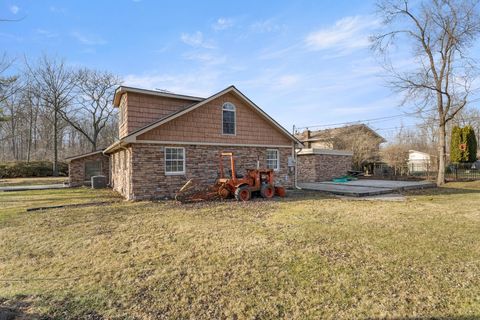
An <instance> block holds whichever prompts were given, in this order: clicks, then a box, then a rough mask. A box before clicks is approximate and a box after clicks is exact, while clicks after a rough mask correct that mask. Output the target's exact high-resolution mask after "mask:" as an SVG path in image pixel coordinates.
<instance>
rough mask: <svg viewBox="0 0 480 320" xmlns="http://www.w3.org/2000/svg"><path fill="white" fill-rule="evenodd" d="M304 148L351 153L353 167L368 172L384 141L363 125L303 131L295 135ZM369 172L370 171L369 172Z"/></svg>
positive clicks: (375, 160)
mask: <svg viewBox="0 0 480 320" xmlns="http://www.w3.org/2000/svg"><path fill="white" fill-rule="evenodd" d="M296 137H297V138H298V139H299V140H300V141H302V142H303V144H304V146H305V148H307V149H309V148H313V149H326V150H344V151H351V152H353V167H354V168H355V169H357V170H364V169H366V170H368V169H371V168H370V167H372V166H373V164H374V163H375V162H377V161H379V158H380V144H382V143H384V142H386V140H385V139H384V138H383V137H382V136H380V135H379V134H378V133H377V132H376V131H375V130H373V129H371V128H370V127H369V126H367V125H365V124H354V125H348V126H343V127H338V128H330V129H324V130H316V131H311V130H308V129H307V130H304V131H303V132H301V133H299V134H297V135H296ZM370 171H371V170H370Z"/></svg>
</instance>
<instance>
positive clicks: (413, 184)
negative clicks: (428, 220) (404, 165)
mask: <svg viewBox="0 0 480 320" xmlns="http://www.w3.org/2000/svg"><path fill="white" fill-rule="evenodd" d="M298 186H299V187H300V188H302V189H305V190H315V191H323V192H328V193H332V194H337V195H342V196H351V197H365V196H375V195H380V194H388V193H393V192H398V191H402V190H413V189H424V188H435V187H436V185H435V184H434V183H432V182H428V181H394V180H370V179H359V180H355V181H348V182H332V181H322V182H304V183H298Z"/></svg>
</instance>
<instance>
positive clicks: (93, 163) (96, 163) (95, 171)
mask: <svg viewBox="0 0 480 320" xmlns="http://www.w3.org/2000/svg"><path fill="white" fill-rule="evenodd" d="M101 175H102V161H101V160H89V161H85V181H90V179H91V178H92V177H93V176H101Z"/></svg>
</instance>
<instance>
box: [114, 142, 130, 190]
mask: <svg viewBox="0 0 480 320" xmlns="http://www.w3.org/2000/svg"><path fill="white" fill-rule="evenodd" d="M131 155H132V148H131V147H128V148H125V149H120V150H118V151H116V152H114V153H112V155H111V156H110V161H111V168H112V170H111V172H112V179H111V180H110V185H111V187H112V189H113V190H115V191H117V192H118V193H120V194H121V195H123V196H124V197H125V198H127V199H129V198H130V194H131V193H132V187H131V181H132V157H131Z"/></svg>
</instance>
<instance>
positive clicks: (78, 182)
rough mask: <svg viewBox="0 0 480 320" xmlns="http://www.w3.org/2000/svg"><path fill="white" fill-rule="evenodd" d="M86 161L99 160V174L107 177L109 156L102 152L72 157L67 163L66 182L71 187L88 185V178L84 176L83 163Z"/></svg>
mask: <svg viewBox="0 0 480 320" xmlns="http://www.w3.org/2000/svg"><path fill="white" fill-rule="evenodd" d="M88 161H100V163H101V174H102V175H104V176H106V177H107V181H108V179H109V176H110V164H109V157H108V156H105V155H103V154H102V153H96V154H92V155H86V156H82V157H79V158H76V159H72V160H71V161H70V162H69V164H68V182H69V185H70V186H71V187H78V186H82V185H90V180H89V179H87V177H85V163H86V162H88Z"/></svg>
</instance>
